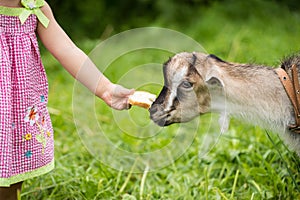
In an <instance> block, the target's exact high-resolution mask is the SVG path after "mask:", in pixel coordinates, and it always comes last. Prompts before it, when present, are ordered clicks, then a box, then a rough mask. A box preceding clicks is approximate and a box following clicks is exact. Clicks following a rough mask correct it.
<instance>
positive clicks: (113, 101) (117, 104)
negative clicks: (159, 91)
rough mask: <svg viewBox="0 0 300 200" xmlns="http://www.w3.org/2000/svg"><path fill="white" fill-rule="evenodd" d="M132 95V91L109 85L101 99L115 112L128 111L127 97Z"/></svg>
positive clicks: (116, 85)
mask: <svg viewBox="0 0 300 200" xmlns="http://www.w3.org/2000/svg"><path fill="white" fill-rule="evenodd" d="M133 93H134V89H127V88H124V87H123V86H121V85H118V84H110V85H109V86H108V87H107V88H106V91H105V92H104V93H103V95H101V98H102V99H103V101H105V103H106V104H107V105H109V106H110V107H112V108H113V109H116V110H124V109H129V108H130V104H129V102H128V96H130V95H132V94H133Z"/></svg>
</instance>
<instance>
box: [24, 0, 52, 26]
mask: <svg viewBox="0 0 300 200" xmlns="http://www.w3.org/2000/svg"><path fill="white" fill-rule="evenodd" d="M21 3H22V5H23V6H24V8H25V9H23V12H22V13H21V14H20V15H19V18H20V20H21V23H22V24H23V23H24V22H25V21H26V19H27V18H28V17H29V15H31V14H35V15H36V16H37V18H38V19H39V21H40V22H41V23H42V24H43V26H44V27H47V26H48V24H49V19H48V18H47V17H46V16H45V15H44V13H43V12H42V11H41V9H40V7H42V6H43V5H44V0H36V1H34V0H21Z"/></svg>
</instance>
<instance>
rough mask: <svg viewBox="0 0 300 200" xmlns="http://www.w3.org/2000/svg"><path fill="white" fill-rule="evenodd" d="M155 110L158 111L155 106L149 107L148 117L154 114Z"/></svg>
mask: <svg viewBox="0 0 300 200" xmlns="http://www.w3.org/2000/svg"><path fill="white" fill-rule="evenodd" d="M157 110H158V106H157V104H152V105H151V107H150V109H149V112H150V115H152V114H154V113H156V112H157Z"/></svg>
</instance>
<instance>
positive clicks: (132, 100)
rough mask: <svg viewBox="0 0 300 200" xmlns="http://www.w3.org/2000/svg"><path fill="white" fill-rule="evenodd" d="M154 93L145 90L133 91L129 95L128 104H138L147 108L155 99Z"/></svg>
mask: <svg viewBox="0 0 300 200" xmlns="http://www.w3.org/2000/svg"><path fill="white" fill-rule="evenodd" d="M155 99H156V95H154V94H151V93H149V92H145V91H135V92H134V93H133V94H132V95H130V96H129V99H128V101H129V104H131V105H133V106H139V107H142V108H146V109H149V108H150V106H151V105H152V103H153V102H154V101H155Z"/></svg>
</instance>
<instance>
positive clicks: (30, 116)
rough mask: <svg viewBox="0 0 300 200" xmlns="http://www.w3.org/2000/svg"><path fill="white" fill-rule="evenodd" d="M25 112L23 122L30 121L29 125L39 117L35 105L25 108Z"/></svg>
mask: <svg viewBox="0 0 300 200" xmlns="http://www.w3.org/2000/svg"><path fill="white" fill-rule="evenodd" d="M26 112H27V114H26V116H25V118H24V120H25V122H30V126H32V125H33V124H34V123H36V122H37V120H38V119H39V114H38V113H37V108H36V106H31V107H29V108H27V111H26Z"/></svg>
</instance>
